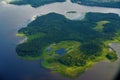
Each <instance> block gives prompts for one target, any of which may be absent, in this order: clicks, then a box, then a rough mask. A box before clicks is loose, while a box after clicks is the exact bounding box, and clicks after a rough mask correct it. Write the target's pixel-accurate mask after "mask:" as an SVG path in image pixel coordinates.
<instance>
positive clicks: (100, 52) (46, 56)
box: [16, 12, 120, 78]
mask: <svg viewBox="0 0 120 80" xmlns="http://www.w3.org/2000/svg"><path fill="white" fill-rule="evenodd" d="M17 35H18V36H24V37H27V40H26V41H25V42H24V43H21V44H18V46H17V47H16V52H17V54H18V56H20V57H22V58H24V59H29V60H36V59H42V62H41V64H42V66H43V67H45V68H48V69H50V70H52V72H55V73H56V72H57V73H60V74H62V75H63V76H66V77H72V78H75V77H77V76H79V75H80V74H82V73H84V72H85V71H86V70H87V69H88V68H90V67H92V66H93V65H94V64H95V63H97V62H99V61H101V60H107V61H111V62H114V61H116V60H117V58H118V57H117V54H116V52H115V51H114V50H113V49H111V48H110V46H109V43H110V42H120V17H119V16H118V15H117V14H112V13H91V12H89V13H87V14H86V15H85V18H84V19H82V20H69V19H67V18H65V16H63V15H60V14H57V13H49V14H47V15H43V16H40V17H37V18H36V19H35V20H34V21H32V22H31V23H29V24H28V25H27V27H25V28H22V29H20V30H19V31H18V34H17Z"/></svg>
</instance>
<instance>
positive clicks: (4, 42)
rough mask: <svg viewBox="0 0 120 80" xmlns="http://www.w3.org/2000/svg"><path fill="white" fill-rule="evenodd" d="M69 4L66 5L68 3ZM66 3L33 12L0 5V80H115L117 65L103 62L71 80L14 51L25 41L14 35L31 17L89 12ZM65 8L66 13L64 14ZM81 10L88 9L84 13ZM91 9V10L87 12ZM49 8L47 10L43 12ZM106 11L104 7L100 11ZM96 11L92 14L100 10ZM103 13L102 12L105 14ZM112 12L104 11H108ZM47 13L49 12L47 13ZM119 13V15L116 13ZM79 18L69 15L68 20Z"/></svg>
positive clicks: (17, 7) (22, 7)
mask: <svg viewBox="0 0 120 80" xmlns="http://www.w3.org/2000/svg"><path fill="white" fill-rule="evenodd" d="M65 4H66V3H65ZM65 4H64V3H63V4H61V5H60V4H59V5H57V4H54V5H55V7H54V5H53V6H52V5H49V6H50V7H47V6H43V8H38V9H33V8H31V7H30V6H20V7H19V6H13V5H6V4H0V80H112V77H113V76H114V75H115V73H116V70H117V69H118V63H107V62H100V63H98V64H96V65H95V66H93V67H92V68H91V69H89V70H88V71H86V72H85V74H83V75H81V76H80V77H78V78H76V79H69V78H65V77H62V76H61V75H59V74H52V73H51V72H50V71H49V70H47V69H44V68H42V66H41V65H40V60H37V61H27V60H23V59H21V58H19V57H18V56H17V53H16V52H15V47H16V45H17V44H18V43H19V42H20V41H21V40H23V38H20V37H16V36H15V34H16V33H17V30H19V29H20V28H21V27H23V25H24V26H25V25H26V24H25V23H26V22H28V21H29V20H30V19H31V17H32V16H34V15H36V14H38V13H42V14H43V13H45V14H46V13H49V12H50V11H52V10H53V11H54V12H57V13H58V12H59V13H61V14H65V15H67V14H66V12H67V11H70V10H74V9H75V10H79V8H80V10H79V11H80V13H82V12H88V11H89V9H90V8H89V7H85V6H78V5H73V6H72V3H70V4H69V5H68V4H67V5H65ZM63 5H64V6H72V7H64V6H63ZM64 8H65V10H66V11H65V12H64V11H63V10H64ZM82 8H85V9H84V10H83V11H82ZM87 8H88V10H87ZM44 9H46V10H44ZM98 9H100V11H101V12H104V10H103V9H104V8H98ZM98 9H97V8H94V9H93V11H95V10H97V11H98ZM102 10H103V11H102ZM112 10H113V9H108V10H107V8H105V11H108V12H109V11H111V12H112ZM46 11H48V12H46ZM115 11H116V12H115ZM113 12H115V13H119V12H120V10H118V9H117V10H116V9H114V10H113ZM73 16H75V17H76V16H78V14H75V15H68V17H73Z"/></svg>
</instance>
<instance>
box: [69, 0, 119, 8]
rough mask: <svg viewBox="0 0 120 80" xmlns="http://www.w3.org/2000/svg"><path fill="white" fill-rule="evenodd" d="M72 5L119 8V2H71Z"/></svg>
mask: <svg viewBox="0 0 120 80" xmlns="http://www.w3.org/2000/svg"><path fill="white" fill-rule="evenodd" d="M71 1H72V2H73V3H78V4H83V5H87V6H100V7H111V8H120V1H119V0H110V1H108V0H71Z"/></svg>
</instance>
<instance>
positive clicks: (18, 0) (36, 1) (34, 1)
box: [10, 0, 65, 7]
mask: <svg viewBox="0 0 120 80" xmlns="http://www.w3.org/2000/svg"><path fill="white" fill-rule="evenodd" d="M64 1H65V0H13V1H11V2H10V4H16V5H26V4H30V5H31V6H32V7H39V6H41V5H45V4H50V3H54V2H64Z"/></svg>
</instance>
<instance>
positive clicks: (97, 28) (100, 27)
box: [94, 21, 109, 31]
mask: <svg viewBox="0 0 120 80" xmlns="http://www.w3.org/2000/svg"><path fill="white" fill-rule="evenodd" d="M107 23H109V21H99V22H97V26H96V27H95V28H94V29H95V30H96V31H102V30H103V28H104V25H105V24H107Z"/></svg>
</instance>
